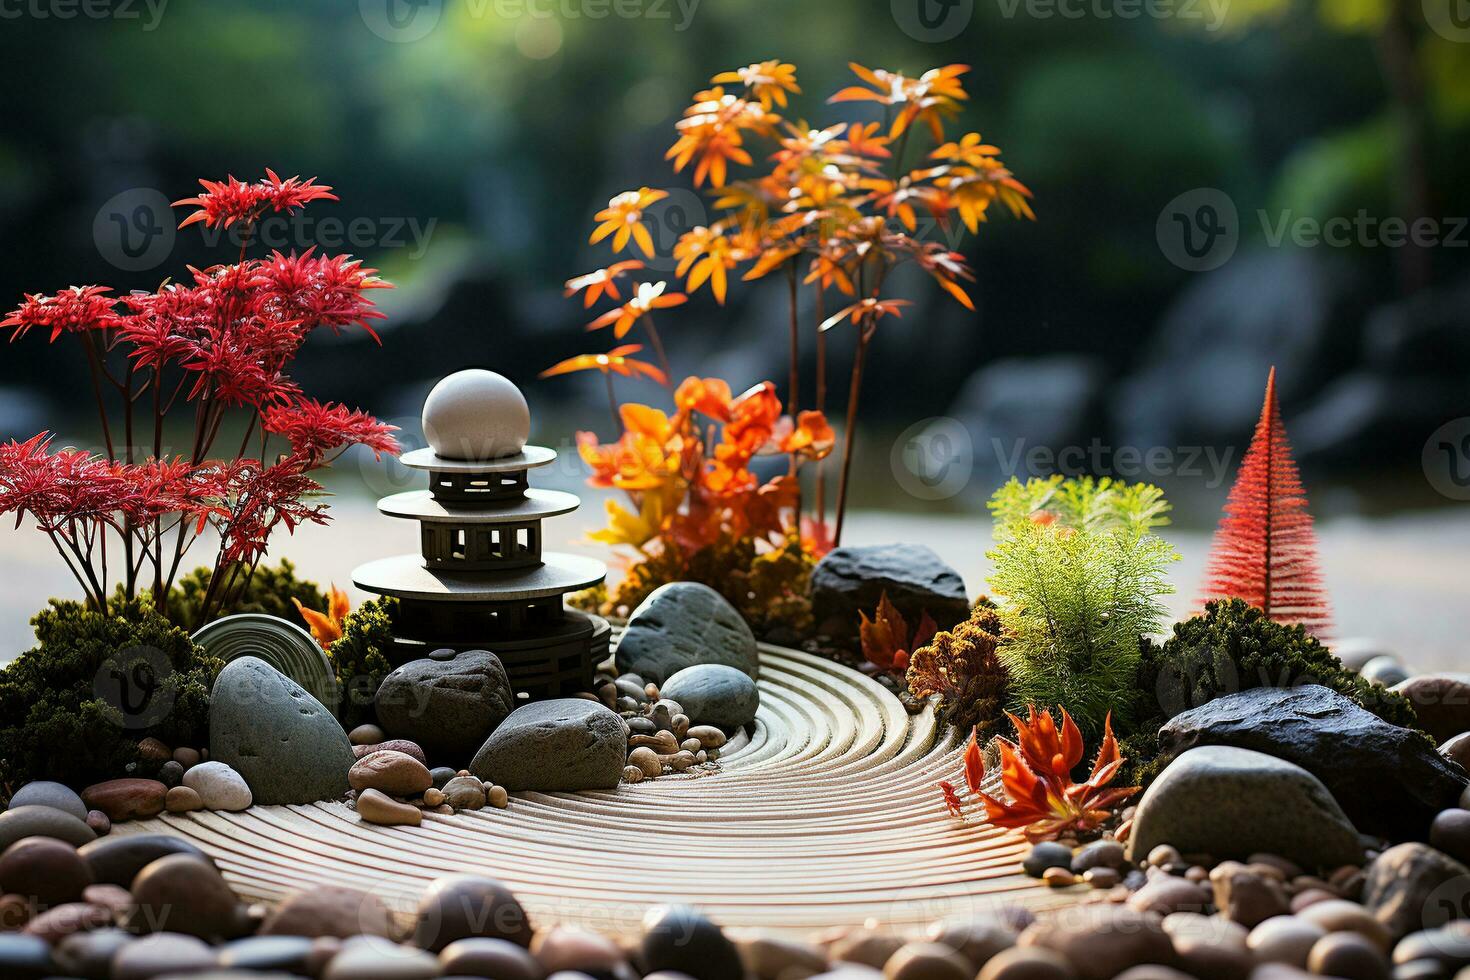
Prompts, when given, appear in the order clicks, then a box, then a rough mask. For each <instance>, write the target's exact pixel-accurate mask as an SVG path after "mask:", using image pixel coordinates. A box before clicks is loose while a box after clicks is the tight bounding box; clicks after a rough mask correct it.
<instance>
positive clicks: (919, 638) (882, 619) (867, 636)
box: [858, 592, 939, 672]
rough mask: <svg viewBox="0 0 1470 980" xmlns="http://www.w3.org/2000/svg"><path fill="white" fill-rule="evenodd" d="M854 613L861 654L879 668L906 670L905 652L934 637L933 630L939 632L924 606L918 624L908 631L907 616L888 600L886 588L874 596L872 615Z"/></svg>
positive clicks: (937, 626)
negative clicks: (874, 605)
mask: <svg viewBox="0 0 1470 980" xmlns="http://www.w3.org/2000/svg"><path fill="white" fill-rule="evenodd" d="M858 616H859V618H861V619H862V622H861V623H860V624H858V636H859V638H860V639H861V640H862V644H863V656H864V657H866V658H867V660H868V663H870V664H872V665H873V666H874V667H877V668H878V669H879V670H883V671H893V672H901V671H906V670H908V669H909V654H910V653H911V652H912V651H914V650H917V649H918V648H919V647H921V646H923V645H924V644H926V643H928V642H929V641H930V640H932V639H934V634H935V633H937V632H939V624H938V623H936V622H934V619H933V617H931V616H930V615H929V613H928V611H927V610H925V611H924V612H923V613H922V614H921V615H920V617H919V625H918V626H916V627H915V628H914V631H913V632H912V633H910V632H909V624H908V620H906V619H904V616H903V613H901V612H899V611H898V607H897V606H895V605H894V604H893V603H892V602H890V601H889V600H888V593H887V592H884V593H883V594H882V595H881V596H880V597H879V598H878V608H877V610H876V611H875V612H874V613H873V618H872V619H869V618H868V616H867V614H866V613H863V612H859V613H858Z"/></svg>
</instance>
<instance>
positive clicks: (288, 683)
mask: <svg viewBox="0 0 1470 980" xmlns="http://www.w3.org/2000/svg"><path fill="white" fill-rule="evenodd" d="M209 757H210V758H211V759H213V760H215V761H217V762H223V763H224V764H225V765H227V766H229V767H230V768H232V769H234V770H235V771H236V772H238V773H239V774H240V775H241V776H243V777H245V783H246V784H247V785H248V786H249V787H250V793H251V795H252V796H253V797H254V800H255V802H256V803H257V804H260V805H263V806H264V805H274V804H283V803H314V802H316V801H318V800H332V799H336V798H337V797H340V796H342V795H344V794H345V793H346V792H347V770H349V769H351V768H352V763H353V761H354V757H353V754H352V743H351V742H349V741H348V739H347V733H346V732H344V731H343V730H342V726H341V725H339V724H338V723H337V719H336V718H334V717H332V713H331V712H330V711H328V710H327V709H326V708H324V707H323V706H322V703H321V702H320V701H318V700H317V699H316V698H314V697H312V696H311V695H310V694H308V693H307V692H306V691H305V690H304V689H303V688H302V687H301V685H300V684H297V683H296V682H295V681H293V680H291V679H290V678H289V677H287V676H286V675H285V674H282V673H281V672H280V671H278V670H276V669H275V668H274V667H272V666H271V665H270V664H267V663H266V662H265V661H263V660H259V659H257V658H255V657H241V658H240V659H238V660H232V661H231V662H230V663H228V664H226V665H225V668H224V669H223V670H221V671H220V672H219V677H217V678H215V682H214V692H213V693H212V694H211V695H210V705H209Z"/></svg>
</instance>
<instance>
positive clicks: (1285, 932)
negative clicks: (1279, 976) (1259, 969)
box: [1245, 915, 1327, 969]
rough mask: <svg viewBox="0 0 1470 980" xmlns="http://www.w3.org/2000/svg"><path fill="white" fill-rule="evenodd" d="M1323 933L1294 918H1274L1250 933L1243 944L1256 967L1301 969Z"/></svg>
mask: <svg viewBox="0 0 1470 980" xmlns="http://www.w3.org/2000/svg"><path fill="white" fill-rule="evenodd" d="M1325 935H1327V930H1325V929H1323V928H1322V927H1321V926H1319V925H1317V924H1316V923H1313V922H1307V921H1305V920H1303V919H1298V918H1297V917H1296V916H1294V915H1278V916H1276V917H1275V918H1272V919H1267V920H1266V921H1265V922H1262V923H1261V924H1260V925H1258V926H1256V927H1255V928H1254V929H1252V930H1251V933H1250V935H1249V936H1247V937H1246V940H1245V944H1246V946H1247V947H1249V948H1250V951H1251V953H1252V954H1253V955H1254V956H1255V958H1256V961H1257V962H1259V963H1285V964H1286V965H1288V966H1294V967H1297V968H1298V969H1305V968H1306V965H1307V956H1308V955H1310V954H1311V952H1312V947H1313V946H1314V945H1316V943H1317V940H1319V939H1321V938H1322V937H1323V936H1325Z"/></svg>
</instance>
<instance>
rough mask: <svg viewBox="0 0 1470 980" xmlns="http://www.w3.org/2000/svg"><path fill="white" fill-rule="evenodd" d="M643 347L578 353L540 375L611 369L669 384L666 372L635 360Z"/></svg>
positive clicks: (615, 372) (627, 375) (547, 376)
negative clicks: (596, 352)
mask: <svg viewBox="0 0 1470 980" xmlns="http://www.w3.org/2000/svg"><path fill="white" fill-rule="evenodd" d="M642 349H643V345H642V344H624V345H623V346H622V347H614V348H613V349H612V350H610V351H608V352H607V353H606V354H578V355H577V356H576V357H569V358H567V359H566V360H565V361H559V362H557V363H556V364H553V365H552V366H551V367H549V368H547V369H546V370H545V371H542V372H541V374H540V377H543V378H551V377H555V376H556V375H558V374H571V373H572V372H574V371H591V370H594V369H595V370H598V371H601V372H602V373H603V374H607V373H608V372H609V371H611V372H612V373H613V374H620V375H622V376H623V377H625V378H633V377H637V376H638V375H640V374H641V375H643V376H644V377H648V378H652V379H653V380H654V381H657V382H658V383H659V384H667V383H668V379H667V378H666V377H665V376H664V373H663V372H662V371H660V370H659V369H658V368H656V367H654V366H653V365H652V364H648V363H646V362H644V361H639V360H635V359H634V358H633V357H632V356H631V355H633V354H636V353H638V352H639V351H641V350H642Z"/></svg>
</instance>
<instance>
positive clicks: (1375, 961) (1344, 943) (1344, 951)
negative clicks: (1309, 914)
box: [1307, 932, 1388, 980]
mask: <svg viewBox="0 0 1470 980" xmlns="http://www.w3.org/2000/svg"><path fill="white" fill-rule="evenodd" d="M1307 969H1308V970H1310V971H1311V972H1313V973H1316V974H1318V975H1319V976H1327V977H1342V978H1343V980H1387V977H1388V960H1387V959H1385V958H1384V955H1383V952H1382V951H1381V950H1380V949H1379V948H1378V946H1377V945H1376V944H1375V943H1373V942H1372V941H1371V940H1369V939H1367V938H1365V937H1364V936H1361V935H1359V934H1358V933H1356V932H1334V933H1329V934H1328V935H1326V936H1323V937H1322V938H1321V939H1319V940H1317V942H1316V944H1315V945H1314V946H1313V947H1312V952H1311V955H1309V956H1308V957H1307Z"/></svg>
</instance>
